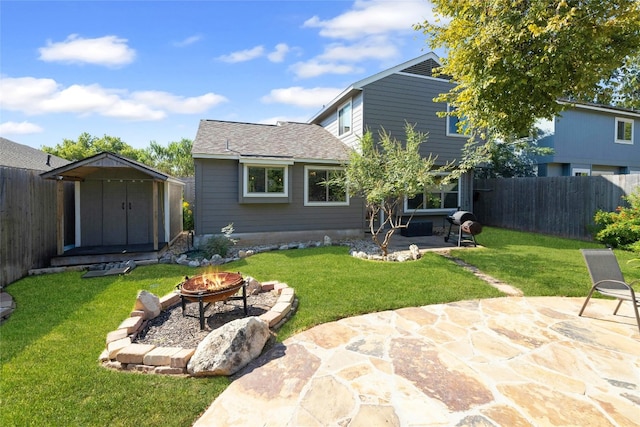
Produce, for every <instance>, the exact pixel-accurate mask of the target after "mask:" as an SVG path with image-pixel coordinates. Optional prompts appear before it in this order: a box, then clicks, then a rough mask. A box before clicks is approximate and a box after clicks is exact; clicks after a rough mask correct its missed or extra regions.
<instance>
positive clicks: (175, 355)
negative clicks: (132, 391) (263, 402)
mask: <svg viewBox="0 0 640 427" xmlns="http://www.w3.org/2000/svg"><path fill="white" fill-rule="evenodd" d="M230 278H231V277H230ZM249 279H250V278H249ZM247 282H249V283H250V285H251V286H245V287H244V288H249V289H252V290H255V291H256V292H273V293H275V294H276V296H277V299H276V300H275V303H274V304H273V306H272V307H271V308H270V309H269V310H268V311H266V312H263V313H262V314H261V315H259V316H255V317H251V316H250V317H245V318H244V319H239V320H238V322H240V321H242V322H245V321H246V322H248V324H247V325H248V326H251V325H250V324H251V323H253V324H255V320H260V321H261V323H265V324H266V325H268V328H269V329H271V331H272V332H273V331H277V330H278V329H279V328H280V326H281V325H282V324H283V323H284V322H286V320H287V319H288V318H289V317H290V315H291V313H293V312H294V311H295V307H296V305H297V300H296V298H295V292H294V289H293V288H290V287H289V286H288V285H287V284H286V283H281V282H278V281H270V282H263V283H259V282H257V281H255V280H254V279H250V280H247ZM183 283H184V282H183ZM243 283H244V281H243ZM240 286H241V287H242V284H241V285H240ZM238 290H239V288H236V291H235V292H236V293H237V291H238ZM229 292H231V291H230V290H229ZM195 299H196V301H197V295H196V297H195ZM180 303H181V296H180V295H179V294H178V293H176V292H171V293H170V294H167V295H165V296H163V297H158V296H156V295H154V294H152V293H150V292H148V291H140V292H139V294H138V298H137V299H136V302H135V306H134V310H133V311H132V312H131V315H130V317H128V318H127V319H125V320H124V321H122V322H121V324H120V326H119V327H118V328H117V329H116V330H114V331H112V332H109V333H108V334H107V339H106V349H105V350H104V351H103V352H102V354H101V355H100V358H99V359H100V361H101V362H102V364H103V366H105V367H107V368H111V369H117V370H124V371H134V372H143V373H155V374H173V375H191V376H202V375H230V374H231V373H233V372H234V370H235V369H236V368H237V367H226V368H224V369H219V368H213V367H212V366H211V365H210V364H209V363H208V362H209V361H212V362H216V363H218V361H221V360H222V361H223V362H227V361H228V360H232V359H236V357H235V355H234V357H229V351H230V349H233V347H231V346H226V348H222V346H221V345H216V346H210V347H209V348H205V347H204V346H203V345H202V344H204V341H203V342H201V343H200V344H199V345H197V349H196V348H193V347H192V348H184V347H179V346H176V345H172V346H163V345H154V344H142V343H138V342H136V339H137V337H138V336H139V335H140V334H142V333H143V331H145V330H146V327H147V325H148V324H149V323H150V322H151V321H153V319H155V318H156V317H159V316H160V315H161V313H165V312H167V311H169V310H173V309H177V310H180V308H179V304H180ZM187 319H189V318H187ZM231 323H235V322H231ZM231 323H228V324H225V325H223V326H221V327H219V328H217V329H214V330H212V331H211V332H210V333H209V335H207V336H206V338H205V341H206V340H207V339H209V341H210V342H212V343H221V342H222V341H221V340H220V339H219V338H225V335H226V334H227V332H228V331H229V328H226V326H231ZM194 326H195V325H194ZM196 328H197V326H196ZM202 332H203V331H200V333H202ZM204 332H206V331H204ZM185 333H189V332H188V331H185ZM214 335H215V336H214ZM240 335H242V333H241V334H240ZM201 347H202V348H201ZM213 347H217V348H213ZM235 348H236V349H237V348H238V346H237V345H236V346H235ZM225 352H226V353H225ZM198 353H203V354H202V355H201V356H202V357H198ZM194 354H195V356H194ZM221 355H222V356H221ZM254 356H255V355H253V354H252V355H251V357H254ZM196 358H198V359H199V361H198V362H197V363H196V360H195V359H196ZM223 359H227V360H223ZM247 362H248V361H247V360H245V361H243V364H244V363H247ZM187 366H189V367H190V368H189V369H188V368H187Z"/></svg>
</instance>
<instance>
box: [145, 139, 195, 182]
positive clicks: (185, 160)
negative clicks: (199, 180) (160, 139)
mask: <svg viewBox="0 0 640 427" xmlns="http://www.w3.org/2000/svg"><path fill="white" fill-rule="evenodd" d="M192 147H193V141H191V140H190V139H187V138H182V139H181V140H180V141H179V142H175V141H173V142H170V143H169V145H168V146H167V147H163V146H162V145H160V144H158V143H157V142H155V141H151V143H150V146H149V148H147V150H146V154H147V156H148V158H149V161H150V164H152V165H153V166H154V167H155V168H157V169H159V170H161V171H163V172H165V173H168V174H169V175H173V176H175V177H186V176H193V175H194V165H193V157H191V148H192Z"/></svg>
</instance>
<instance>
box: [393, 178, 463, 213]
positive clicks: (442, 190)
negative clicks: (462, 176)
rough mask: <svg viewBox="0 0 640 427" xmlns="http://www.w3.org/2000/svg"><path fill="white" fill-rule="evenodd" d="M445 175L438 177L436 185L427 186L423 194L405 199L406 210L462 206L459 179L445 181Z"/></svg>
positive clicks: (429, 209)
mask: <svg viewBox="0 0 640 427" xmlns="http://www.w3.org/2000/svg"><path fill="white" fill-rule="evenodd" d="M443 179H444V176H441V177H438V178H437V179H436V181H435V183H434V185H432V186H430V187H427V188H425V191H424V192H423V193H422V194H418V195H417V196H415V197H413V198H411V199H406V200H405V209H404V210H405V212H412V211H415V210H416V209H417V210H418V211H419V212H423V211H438V210H447V211H449V210H452V209H457V208H458V206H460V190H459V188H460V183H459V180H457V179H455V180H451V181H449V182H447V183H446V184H445V183H443Z"/></svg>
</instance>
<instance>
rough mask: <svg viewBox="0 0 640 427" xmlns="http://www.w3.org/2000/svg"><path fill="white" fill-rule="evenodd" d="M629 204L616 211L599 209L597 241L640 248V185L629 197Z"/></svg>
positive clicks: (597, 213) (629, 247) (619, 207)
mask: <svg viewBox="0 0 640 427" xmlns="http://www.w3.org/2000/svg"><path fill="white" fill-rule="evenodd" d="M623 199H624V200H625V201H627V202H628V203H629V206H628V207H627V206H618V207H617V208H616V210H615V212H605V211H602V210H599V211H597V212H596V214H595V216H594V221H595V223H596V225H597V226H598V231H597V232H596V235H595V238H596V240H597V241H599V242H601V243H604V244H605V245H609V246H611V247H614V248H621V249H627V250H633V251H638V250H640V187H638V188H636V190H635V191H634V192H633V193H631V194H630V195H629V196H627V197H623Z"/></svg>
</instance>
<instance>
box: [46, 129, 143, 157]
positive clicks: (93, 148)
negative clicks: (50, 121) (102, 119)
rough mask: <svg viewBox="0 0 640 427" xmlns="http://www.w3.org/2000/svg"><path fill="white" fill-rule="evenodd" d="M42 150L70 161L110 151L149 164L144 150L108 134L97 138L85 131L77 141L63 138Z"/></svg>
mask: <svg viewBox="0 0 640 427" xmlns="http://www.w3.org/2000/svg"><path fill="white" fill-rule="evenodd" d="M42 151H45V152H47V153H50V154H53V155H55V156H58V157H62V158H63V159H66V160H69V161H71V162H75V161H78V160H82V159H86V158H87V157H91V156H94V155H96V154H99V153H102V152H110V153H114V154H118V155H121V156H123V157H126V158H128V159H131V160H135V161H138V162H140V163H145V164H149V157H148V155H147V153H146V152H145V150H142V149H136V148H133V147H132V146H130V145H129V144H127V143H126V142H124V141H122V140H121V139H120V138H116V137H113V136H108V135H105V136H103V137H102V138H98V137H95V136H91V135H89V134H88V133H86V132H84V133H82V134H81V135H80V136H79V137H78V140H77V141H74V140H72V139H64V140H63V141H62V144H58V145H56V146H55V147H47V146H43V147H42Z"/></svg>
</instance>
